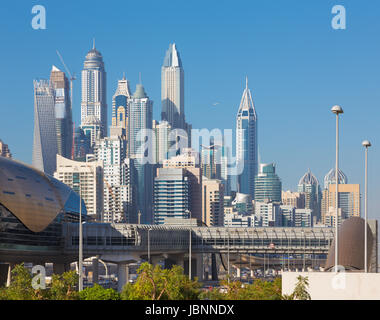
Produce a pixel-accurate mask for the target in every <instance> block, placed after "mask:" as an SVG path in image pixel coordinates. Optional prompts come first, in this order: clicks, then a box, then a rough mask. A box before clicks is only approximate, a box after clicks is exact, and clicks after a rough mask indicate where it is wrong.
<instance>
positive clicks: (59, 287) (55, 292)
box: [49, 270, 79, 300]
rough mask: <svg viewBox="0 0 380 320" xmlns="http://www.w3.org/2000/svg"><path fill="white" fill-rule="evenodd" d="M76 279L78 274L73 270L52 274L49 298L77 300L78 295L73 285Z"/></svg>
mask: <svg viewBox="0 0 380 320" xmlns="http://www.w3.org/2000/svg"><path fill="white" fill-rule="evenodd" d="M78 279H79V278H78V274H77V273H76V272H75V271H74V270H70V271H67V272H64V273H63V274H53V275H52V279H51V287H50V297H49V298H50V299H51V300H77V299H78V298H79V297H78V292H77V291H76V289H75V287H76V285H77V283H78Z"/></svg>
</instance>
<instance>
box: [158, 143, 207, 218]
mask: <svg viewBox="0 0 380 320" xmlns="http://www.w3.org/2000/svg"><path fill="white" fill-rule="evenodd" d="M197 163H198V154H197V153H196V152H195V151H194V150H193V149H191V148H187V149H184V150H183V153H182V154H180V155H178V156H175V157H171V158H170V159H168V160H164V161H163V167H164V168H183V169H185V175H186V177H187V178H188V181H189V185H190V206H189V207H190V211H191V217H192V218H196V219H198V221H203V222H205V221H204V220H202V168H199V166H198V165H197Z"/></svg>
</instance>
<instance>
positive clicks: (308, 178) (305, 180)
mask: <svg viewBox="0 0 380 320" xmlns="http://www.w3.org/2000/svg"><path fill="white" fill-rule="evenodd" d="M298 184H299V185H300V184H301V185H302V184H314V185H319V182H318V179H317V178H316V176H315V175H314V174H312V172H311V171H310V169H309V170H308V171H307V172H306V173H305V174H304V175H303V176H302V178H301V179H300V180H299V182H298Z"/></svg>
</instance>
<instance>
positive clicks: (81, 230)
mask: <svg viewBox="0 0 380 320" xmlns="http://www.w3.org/2000/svg"><path fill="white" fill-rule="evenodd" d="M78 265H79V266H78V269H79V288H78V289H79V291H82V290H83V229H82V197H81V190H80V186H79V263H78Z"/></svg>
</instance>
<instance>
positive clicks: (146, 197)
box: [128, 84, 154, 224]
mask: <svg viewBox="0 0 380 320" xmlns="http://www.w3.org/2000/svg"><path fill="white" fill-rule="evenodd" d="M128 106H129V124H128V131H129V134H128V136H129V141H128V142H129V143H128V146H129V157H130V158H132V159H134V165H135V168H136V174H137V179H136V182H137V210H138V211H139V212H141V222H142V223H148V224H149V223H153V166H152V162H153V158H154V150H153V142H152V137H150V138H149V139H148V142H145V134H146V133H147V129H148V130H152V121H153V119H152V118H153V101H151V100H150V99H149V97H148V95H147V94H146V93H145V90H144V87H143V85H142V84H137V86H136V91H135V93H134V94H133V96H132V98H131V99H130V100H129V104H128ZM147 143H148V145H147Z"/></svg>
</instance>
